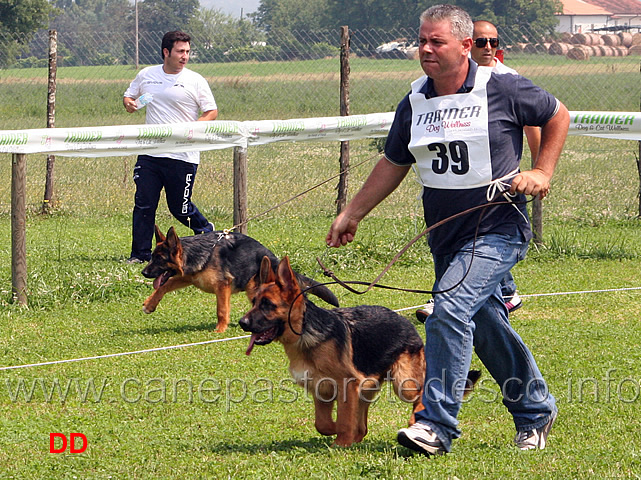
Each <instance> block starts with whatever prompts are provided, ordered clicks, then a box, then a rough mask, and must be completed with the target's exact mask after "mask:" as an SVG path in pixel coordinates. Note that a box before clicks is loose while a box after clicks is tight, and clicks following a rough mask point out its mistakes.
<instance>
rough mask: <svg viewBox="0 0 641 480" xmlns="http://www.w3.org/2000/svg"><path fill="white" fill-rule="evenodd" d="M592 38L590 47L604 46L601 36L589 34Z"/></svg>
mask: <svg viewBox="0 0 641 480" xmlns="http://www.w3.org/2000/svg"><path fill="white" fill-rule="evenodd" d="M588 35H589V36H590V38H591V39H592V43H591V44H590V45H604V44H605V42H604V41H603V38H601V35H599V34H598V33H588Z"/></svg>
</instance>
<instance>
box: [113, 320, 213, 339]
mask: <svg viewBox="0 0 641 480" xmlns="http://www.w3.org/2000/svg"><path fill="white" fill-rule="evenodd" d="M215 330H216V322H215V321H214V322H203V323H200V324H198V325H175V326H173V327H170V326H165V327H147V328H141V329H137V330H116V331H115V332H114V334H115V335H124V336H128V335H157V334H160V333H167V332H174V333H189V332H203V331H210V332H211V333H212V334H215V335H221V334H220V333H216V331H215ZM221 338H224V337H222V336H221Z"/></svg>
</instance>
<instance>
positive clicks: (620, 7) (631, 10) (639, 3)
mask: <svg viewBox="0 0 641 480" xmlns="http://www.w3.org/2000/svg"><path fill="white" fill-rule="evenodd" d="M585 1H586V2H587V3H590V4H592V5H596V6H597V7H601V8H603V9H604V10H607V11H609V12H612V13H614V14H641V0H585ZM563 3H565V0H563Z"/></svg>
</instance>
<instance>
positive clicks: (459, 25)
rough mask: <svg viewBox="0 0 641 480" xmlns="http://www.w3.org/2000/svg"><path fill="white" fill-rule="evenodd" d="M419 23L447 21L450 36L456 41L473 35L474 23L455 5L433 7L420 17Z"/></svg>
mask: <svg viewBox="0 0 641 480" xmlns="http://www.w3.org/2000/svg"><path fill="white" fill-rule="evenodd" d="M420 20H421V23H423V22H426V21H430V22H441V21H444V20H447V21H449V22H450V25H451V26H452V35H454V37H455V38H456V39H457V40H464V39H465V38H467V37H472V35H473V34H474V22H472V17H470V14H469V13H467V12H466V11H465V10H463V9H462V8H461V7H457V6H456V5H434V6H433V7H430V8H428V9H427V10H425V11H424V12H423V13H421V16H420Z"/></svg>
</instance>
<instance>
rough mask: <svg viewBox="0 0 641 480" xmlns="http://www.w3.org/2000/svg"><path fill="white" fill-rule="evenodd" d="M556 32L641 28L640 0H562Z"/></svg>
mask: <svg viewBox="0 0 641 480" xmlns="http://www.w3.org/2000/svg"><path fill="white" fill-rule="evenodd" d="M561 3H562V4H563V12H562V13H559V14H557V16H558V17H559V26H558V27H557V31H559V32H567V33H572V34H574V33H588V32H592V31H594V30H596V31H599V30H598V29H601V31H604V30H610V31H613V32H615V31H632V32H636V31H641V0H561Z"/></svg>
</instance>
